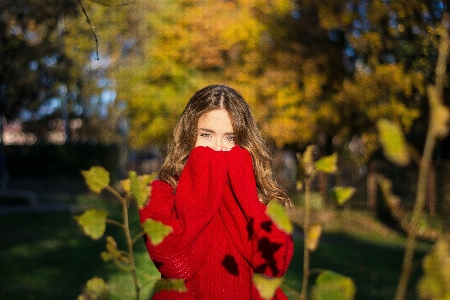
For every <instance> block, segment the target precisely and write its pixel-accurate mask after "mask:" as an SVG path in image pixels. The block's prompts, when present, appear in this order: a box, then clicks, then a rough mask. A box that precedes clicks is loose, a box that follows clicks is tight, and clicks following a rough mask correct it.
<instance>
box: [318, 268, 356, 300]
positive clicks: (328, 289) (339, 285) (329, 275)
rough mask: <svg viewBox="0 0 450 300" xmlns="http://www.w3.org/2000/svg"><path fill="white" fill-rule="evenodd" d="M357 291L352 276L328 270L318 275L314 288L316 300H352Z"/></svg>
mask: <svg viewBox="0 0 450 300" xmlns="http://www.w3.org/2000/svg"><path fill="white" fill-rule="evenodd" d="M355 293H356V288H355V284H354V283H353V281H352V279H351V278H349V277H347V276H343V275H341V274H338V273H335V272H333V271H328V270H326V271H323V272H322V273H320V274H319V276H317V279H316V284H315V285H314V288H313V290H312V296H313V299H314V300H329V299H333V300H352V299H354V297H355Z"/></svg>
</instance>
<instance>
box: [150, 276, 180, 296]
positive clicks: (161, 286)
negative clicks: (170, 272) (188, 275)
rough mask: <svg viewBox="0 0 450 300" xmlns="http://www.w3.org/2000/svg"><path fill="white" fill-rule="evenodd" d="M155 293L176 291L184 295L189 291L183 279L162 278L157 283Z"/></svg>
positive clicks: (154, 288)
mask: <svg viewBox="0 0 450 300" xmlns="http://www.w3.org/2000/svg"><path fill="white" fill-rule="evenodd" d="M153 291H154V292H155V293H157V292H161V291H175V292H179V293H184V292H187V291H188V289H187V287H186V285H185V284H184V280H183V279H167V278H160V279H158V280H157V281H156V282H155V285H154V287H153Z"/></svg>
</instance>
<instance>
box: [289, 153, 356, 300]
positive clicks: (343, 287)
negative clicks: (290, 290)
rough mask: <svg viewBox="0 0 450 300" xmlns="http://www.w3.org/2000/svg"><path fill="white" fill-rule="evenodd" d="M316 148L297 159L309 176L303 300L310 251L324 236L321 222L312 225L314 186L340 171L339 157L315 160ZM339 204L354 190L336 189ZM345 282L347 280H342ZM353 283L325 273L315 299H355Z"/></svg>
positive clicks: (304, 227)
mask: <svg viewBox="0 0 450 300" xmlns="http://www.w3.org/2000/svg"><path fill="white" fill-rule="evenodd" d="M313 151H314V146H308V147H307V148H306V150H305V152H304V153H303V155H300V154H299V153H297V159H298V161H299V164H300V167H301V168H303V172H304V174H306V175H307V176H306V177H305V178H304V181H305V184H304V186H305V196H304V198H305V205H304V213H303V215H304V216H303V224H302V227H303V232H304V237H305V242H304V246H303V279H302V290H301V294H300V299H302V300H305V299H307V294H308V281H309V276H310V252H312V251H315V250H316V249H317V247H318V246H319V240H320V237H321V235H322V225H321V224H320V223H315V224H311V223H310V213H311V207H312V203H311V202H312V201H311V198H312V192H311V185H312V182H313V180H314V179H315V177H316V176H317V174H319V172H324V173H329V174H334V173H336V172H337V158H338V157H337V154H336V153H333V154H332V155H329V156H324V157H322V158H320V159H319V160H317V161H314V156H313ZM333 191H334V195H335V198H336V201H337V203H338V204H339V205H342V204H343V203H345V202H346V201H347V200H348V199H350V197H351V196H352V195H353V193H354V191H355V189H354V188H352V187H341V186H336V187H334V188H333ZM343 279H345V280H343ZM354 291H355V287H354V283H353V281H352V280H351V279H350V278H347V277H344V276H342V275H339V274H337V273H334V272H331V271H325V272H322V273H321V274H320V275H319V277H318V278H317V281H316V285H315V287H314V290H313V294H312V296H313V299H333V300H334V299H353V298H354V294H355V292H354Z"/></svg>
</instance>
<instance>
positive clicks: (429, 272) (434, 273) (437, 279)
mask: <svg viewBox="0 0 450 300" xmlns="http://www.w3.org/2000/svg"><path fill="white" fill-rule="evenodd" d="M423 271H424V275H423V277H422V278H421V279H420V281H419V283H418V285H417V290H418V292H419V295H420V298H421V299H427V300H448V299H450V244H449V243H448V242H447V241H445V240H439V241H437V242H436V244H435V245H434V246H433V248H432V249H431V251H430V253H428V254H427V255H426V256H425V258H424V259H423Z"/></svg>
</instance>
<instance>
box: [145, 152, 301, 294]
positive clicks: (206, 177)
mask: <svg viewBox="0 0 450 300" xmlns="http://www.w3.org/2000/svg"><path fill="white" fill-rule="evenodd" d="M265 209H266V207H265V205H264V204H262V203H261V202H260V201H259V199H258V193H257V189H256V181H255V177H254V173H253V166H252V158H251V155H250V153H249V152H248V151H247V150H245V149H243V148H241V147H239V146H235V147H233V149H232V150H231V151H214V150H212V149H211V148H208V147H196V148H194V149H193V150H192V152H191V153H190V155H189V158H188V160H187V162H186V166H185V168H184V169H183V171H182V173H181V175H180V179H179V181H178V186H177V189H176V193H173V189H172V187H171V186H170V185H169V184H167V183H166V182H163V181H160V180H155V181H154V182H153V183H152V191H151V196H150V201H149V203H148V204H147V206H146V207H144V208H143V209H141V210H140V212H139V213H140V218H141V222H144V221H145V220H146V219H147V218H152V219H154V220H158V221H161V222H163V223H164V224H166V225H170V226H172V228H173V232H172V233H171V234H170V235H169V236H167V237H166V238H165V239H164V241H163V242H162V243H161V244H159V245H157V246H153V245H152V244H151V243H150V240H149V239H147V238H146V246H147V250H148V252H149V254H150V257H151V259H152V260H153V262H154V263H155V265H156V267H157V268H158V270H159V271H160V273H161V275H162V277H164V278H182V279H184V281H185V284H186V287H187V289H188V291H187V292H185V293H179V292H175V291H162V292H158V293H156V294H155V295H154V296H153V299H164V300H170V299H177V300H178V299H192V300H201V299H205V300H220V299H233V300H239V299H242V300H249V299H252V300H253V299H262V298H261V297H260V296H259V293H258V291H257V290H256V288H255V287H254V285H253V283H252V275H253V273H255V272H257V273H262V274H265V275H267V276H274V277H280V276H283V274H284V273H285V272H286V270H287V268H288V265H289V263H290V261H291V258H292V254H293V242H292V238H291V236H290V235H288V234H286V233H284V232H283V231H281V230H279V229H278V228H277V227H276V226H275V224H273V223H272V221H271V220H270V218H269V217H268V216H267V215H266V214H265ZM274 299H277V300H278V299H287V297H286V296H285V295H284V293H283V292H282V291H281V289H279V288H278V289H277V291H276V294H275V297H274Z"/></svg>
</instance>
